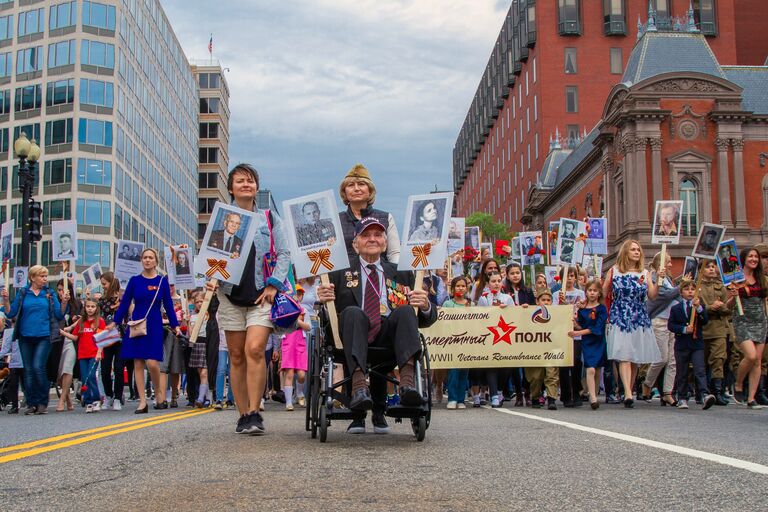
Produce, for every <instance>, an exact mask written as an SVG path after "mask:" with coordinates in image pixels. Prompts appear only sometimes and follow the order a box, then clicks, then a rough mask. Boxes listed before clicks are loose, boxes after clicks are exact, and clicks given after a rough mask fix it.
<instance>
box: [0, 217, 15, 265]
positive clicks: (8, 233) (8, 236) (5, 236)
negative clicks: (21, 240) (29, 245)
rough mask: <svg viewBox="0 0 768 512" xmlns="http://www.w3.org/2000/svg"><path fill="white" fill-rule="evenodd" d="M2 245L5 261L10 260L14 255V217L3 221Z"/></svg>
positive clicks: (0, 236)
mask: <svg viewBox="0 0 768 512" xmlns="http://www.w3.org/2000/svg"><path fill="white" fill-rule="evenodd" d="M0 240H1V242H0V245H1V246H2V257H3V263H5V262H8V261H10V259H11V258H12V257H13V219H11V220H9V221H7V222H3V225H2V230H1V231H0Z"/></svg>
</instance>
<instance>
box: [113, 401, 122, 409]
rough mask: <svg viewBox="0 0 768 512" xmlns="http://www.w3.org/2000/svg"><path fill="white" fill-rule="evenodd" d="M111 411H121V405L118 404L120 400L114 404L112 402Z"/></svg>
mask: <svg viewBox="0 0 768 512" xmlns="http://www.w3.org/2000/svg"><path fill="white" fill-rule="evenodd" d="M112 410H113V411H122V410H123V404H122V403H121V402H120V400H115V401H114V402H112Z"/></svg>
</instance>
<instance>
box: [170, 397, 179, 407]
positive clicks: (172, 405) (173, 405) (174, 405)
mask: <svg viewBox="0 0 768 512" xmlns="http://www.w3.org/2000/svg"><path fill="white" fill-rule="evenodd" d="M170 408H171V409H178V408H179V402H177V401H176V399H175V398H174V399H173V400H171V405H170Z"/></svg>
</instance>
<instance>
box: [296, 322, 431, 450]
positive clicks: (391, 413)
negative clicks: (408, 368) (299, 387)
mask: <svg viewBox="0 0 768 512" xmlns="http://www.w3.org/2000/svg"><path fill="white" fill-rule="evenodd" d="M327 315H328V314H327V311H326V310H325V308H324V307H323V308H321V309H320V312H319V315H318V321H319V325H318V328H317V329H316V330H315V334H314V335H313V336H311V337H310V342H309V344H308V347H307V351H308V353H309V362H308V366H307V368H308V372H307V374H308V379H309V387H308V394H307V397H306V398H307V408H306V421H305V428H306V430H307V431H308V432H310V433H311V436H312V439H316V438H317V437H318V436H319V438H320V442H321V443H325V442H326V441H327V439H328V427H330V426H331V423H332V421H334V420H340V421H341V420H355V419H360V418H363V417H364V416H365V414H366V413H365V412H362V411H353V410H351V409H349V402H350V395H351V393H350V389H351V384H352V377H351V376H350V375H349V372H347V371H346V357H345V355H344V350H342V349H337V348H336V347H335V345H334V341H333V336H332V335H331V329H330V325H329V323H328V316H327ZM419 337H420V339H421V356H420V357H419V358H418V359H417V360H416V361H415V364H414V381H415V384H416V389H417V390H418V391H419V393H421V396H422V405H421V406H419V407H403V406H401V405H388V406H387V407H386V409H385V412H384V414H385V416H387V417H389V418H394V420H395V423H396V424H398V423H403V420H410V422H411V428H412V429H413V433H414V435H415V436H416V441H418V442H422V441H424V438H425V437H426V433H427V429H428V428H429V423H430V420H431V417H432V379H431V376H430V368H429V352H428V350H427V345H426V342H425V340H424V337H423V336H421V335H420V336H419ZM334 364H341V365H343V366H344V367H345V374H344V378H343V379H341V380H339V381H334V377H333V368H334ZM396 366H397V364H396V363H395V354H394V352H393V351H392V350H391V349H388V348H381V347H369V349H368V374H369V375H370V376H376V377H379V378H382V379H384V380H385V381H386V382H389V383H392V384H394V385H395V386H399V382H398V380H397V379H395V378H394V377H392V376H390V375H389V372H390V371H391V370H392V369H393V368H395V367H396Z"/></svg>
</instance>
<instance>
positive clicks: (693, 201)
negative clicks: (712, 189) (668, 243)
mask: <svg viewBox="0 0 768 512" xmlns="http://www.w3.org/2000/svg"><path fill="white" fill-rule="evenodd" d="M680 199H682V201H683V225H682V228H681V230H680V233H681V234H682V235H685V236H695V235H696V234H697V233H698V232H699V202H698V188H697V187H696V183H694V182H693V180H691V179H684V180H683V181H682V182H680Z"/></svg>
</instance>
